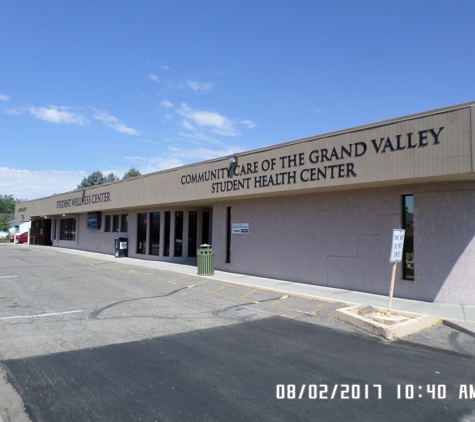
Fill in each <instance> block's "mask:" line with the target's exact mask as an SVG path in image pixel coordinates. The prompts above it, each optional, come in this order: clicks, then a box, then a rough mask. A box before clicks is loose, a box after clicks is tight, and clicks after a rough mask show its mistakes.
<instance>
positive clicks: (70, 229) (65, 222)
mask: <svg viewBox="0 0 475 422" xmlns="http://www.w3.org/2000/svg"><path fill="white" fill-rule="evenodd" d="M76 227H77V222H76V219H75V218H61V220H60V229H59V240H70V241H75V240H76Z"/></svg>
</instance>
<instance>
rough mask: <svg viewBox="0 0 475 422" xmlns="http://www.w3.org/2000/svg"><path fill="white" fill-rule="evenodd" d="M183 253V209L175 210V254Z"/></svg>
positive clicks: (180, 254)
mask: <svg viewBox="0 0 475 422" xmlns="http://www.w3.org/2000/svg"><path fill="white" fill-rule="evenodd" d="M182 254H183V211H176V212H175V253H174V256H182Z"/></svg>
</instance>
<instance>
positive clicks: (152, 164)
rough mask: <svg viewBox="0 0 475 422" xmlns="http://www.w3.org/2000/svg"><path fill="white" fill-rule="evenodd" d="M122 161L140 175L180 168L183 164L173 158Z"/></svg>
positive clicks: (142, 158) (137, 158)
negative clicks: (134, 168) (127, 162)
mask: <svg viewBox="0 0 475 422" xmlns="http://www.w3.org/2000/svg"><path fill="white" fill-rule="evenodd" d="M124 159H125V160H127V161H130V162H131V163H133V166H134V167H136V168H138V169H139V171H140V173H142V174H147V173H153V172H156V171H160V170H167V169H171V168H175V167H181V166H182V165H183V164H184V163H183V161H182V160H180V159H179V158H176V157H173V156H159V157H124Z"/></svg>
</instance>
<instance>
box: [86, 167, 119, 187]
mask: <svg viewBox="0 0 475 422" xmlns="http://www.w3.org/2000/svg"><path fill="white" fill-rule="evenodd" d="M117 180H119V178H118V177H117V176H116V175H115V174H114V173H113V172H111V173H109V174H108V175H107V176H104V175H103V174H102V172H100V171H99V170H97V171H94V172H92V173H91V174H90V175H89V176H87V177H85V178H84V179H82V182H81V183H80V184H79V185H78V187H77V189H84V188H90V187H91V186H97V185H102V184H103V183H110V182H116V181H117Z"/></svg>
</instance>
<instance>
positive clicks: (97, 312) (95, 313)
mask: <svg viewBox="0 0 475 422" xmlns="http://www.w3.org/2000/svg"><path fill="white" fill-rule="evenodd" d="M188 288H189V287H187V286H186V287H182V288H180V289H176V290H173V291H172V292H169V293H166V294H164V295H157V296H147V297H138V298H134V299H126V300H121V301H119V302H114V303H111V304H109V305H107V306H104V307H102V308H99V309H95V310H94V311H92V312H91V313H90V314H89V317H88V319H96V318H97V317H98V316H99V315H100V314H101V313H102V312H104V311H105V310H107V309H110V308H112V307H114V306H117V305H120V304H122V303H126V302H135V301H137V300H146V299H156V298H159V297H167V296H172V295H174V294H175V293H178V292H180V291H181V290H185V289H188Z"/></svg>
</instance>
